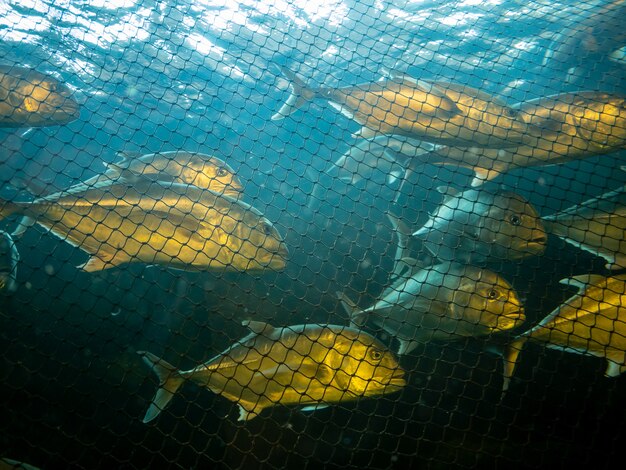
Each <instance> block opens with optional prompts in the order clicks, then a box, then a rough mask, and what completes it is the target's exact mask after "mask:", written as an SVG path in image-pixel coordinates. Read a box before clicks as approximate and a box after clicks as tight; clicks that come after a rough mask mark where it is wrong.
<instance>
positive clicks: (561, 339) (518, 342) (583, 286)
mask: <svg viewBox="0 0 626 470" xmlns="http://www.w3.org/2000/svg"><path fill="white" fill-rule="evenodd" d="M561 283H562V284H565V285H569V286H573V287H577V288H578V293H577V294H575V295H573V296H572V297H570V298H569V299H567V300H566V301H565V302H564V303H563V304H562V305H560V306H559V307H557V308H556V309H555V310H554V311H552V312H551V313H550V314H549V315H548V316H547V317H546V318H544V319H543V320H542V321H541V322H540V323H539V324H538V325H536V326H535V327H533V328H531V329H530V330H528V331H526V332H525V333H523V334H521V335H519V336H518V337H517V338H516V339H515V340H514V341H513V342H512V343H511V344H510V345H509V347H508V350H507V352H506V354H505V361H504V384H503V390H504V391H506V390H507V389H508V387H509V384H510V380H511V377H512V376H513V373H514V371H515V366H516V364H517V360H518V357H519V354H520V352H521V350H522V347H523V346H524V344H525V343H526V342H527V341H534V342H539V343H544V344H545V345H546V347H548V348H551V349H558V350H561V351H567V352H571V353H575V354H582V355H589V356H596V357H601V358H604V359H606V361H607V368H606V372H605V375H606V376H607V377H616V376H618V375H620V374H622V373H623V372H624V371H626V274H620V275H618V276H610V277H606V276H601V275H598V274H584V275H581V276H575V277H573V278H569V279H563V280H562V281H561Z"/></svg>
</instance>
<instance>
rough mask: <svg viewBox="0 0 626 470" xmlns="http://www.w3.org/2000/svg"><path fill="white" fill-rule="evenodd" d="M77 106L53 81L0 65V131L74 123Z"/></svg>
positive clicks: (67, 91)
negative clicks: (12, 128)
mask: <svg viewBox="0 0 626 470" xmlns="http://www.w3.org/2000/svg"><path fill="white" fill-rule="evenodd" d="M79 114H80V106H79V105H78V103H77V102H76V101H75V100H74V99H73V98H72V92H71V91H70V89H69V88H67V87H66V86H65V85H63V84H61V83H60V82H59V81H58V80H57V79H55V78H53V77H51V76H49V75H45V74H43V73H40V72H37V71H35V70H32V69H28V68H25V67H18V66H10V65H0V127H41V126H57V125H61V124H67V123H68V122H71V121H74V120H75V119H78V116H79Z"/></svg>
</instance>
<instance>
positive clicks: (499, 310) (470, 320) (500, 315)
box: [450, 266, 526, 336]
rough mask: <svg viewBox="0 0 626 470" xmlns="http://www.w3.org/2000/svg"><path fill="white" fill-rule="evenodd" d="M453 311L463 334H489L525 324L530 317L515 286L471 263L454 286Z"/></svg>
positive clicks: (451, 306)
mask: <svg viewBox="0 0 626 470" xmlns="http://www.w3.org/2000/svg"><path fill="white" fill-rule="evenodd" d="M452 299H453V300H452V302H451V304H450V315H451V316H452V317H453V318H455V319H456V320H457V321H458V328H457V330H456V331H455V333H456V334H457V335H460V336H485V335H489V334H492V333H498V332H503V331H508V330H511V329H513V328H516V327H517V326H519V325H521V324H522V323H523V322H524V321H525V319H526V317H525V315H524V308H523V306H522V304H521V301H520V299H519V297H518V295H517V293H516V291H515V289H514V288H513V287H512V286H511V285H510V284H509V283H508V282H507V281H506V280H505V279H504V278H502V277H501V276H499V275H498V274H496V273H494V272H492V271H489V270H487V269H479V268H474V267H472V266H467V267H466V269H465V270H464V272H463V274H462V276H460V277H459V278H458V285H457V286H456V289H454V293H453V295H452Z"/></svg>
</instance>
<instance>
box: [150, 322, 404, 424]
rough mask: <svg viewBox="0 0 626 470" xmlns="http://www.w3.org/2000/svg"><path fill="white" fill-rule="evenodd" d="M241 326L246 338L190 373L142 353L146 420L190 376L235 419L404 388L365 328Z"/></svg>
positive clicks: (388, 356)
mask: <svg viewBox="0 0 626 470" xmlns="http://www.w3.org/2000/svg"><path fill="white" fill-rule="evenodd" d="M243 325H244V326H247V327H248V328H249V329H250V330H251V331H252V332H251V333H250V334H249V335H248V336H246V337H245V338H243V339H241V340H239V341H238V342H237V343H235V344H234V345H233V346H231V347H230V348H228V349H226V350H225V351H224V352H222V353H221V354H218V355H217V356H215V357H214V358H213V359H210V360H209V361H207V362H205V363H204V364H202V365H200V366H198V367H196V368H194V369H191V370H188V371H179V370H177V369H176V368H175V367H174V366H172V365H170V364H168V363H167V362H165V361H164V360H162V359H160V358H158V357H156V356H155V355H153V354H150V353H148V352H144V351H139V354H140V355H142V356H143V358H144V361H145V362H146V363H147V364H148V365H149V366H150V367H152V369H153V370H154V372H155V373H156V375H157V376H158V378H159V381H160V388H159V389H158V391H157V393H156V395H155V397H154V400H153V402H152V404H151V405H150V407H149V409H148V411H147V413H146V416H145V418H144V420H143V421H144V423H148V422H150V421H152V420H153V419H154V418H156V417H157V416H158V415H159V413H160V412H161V411H162V410H163V409H164V408H165V407H166V406H167V404H168V403H169V401H170V400H171V399H172V397H173V396H174V394H175V393H176V392H177V391H178V389H179V388H180V386H181V385H182V384H183V383H184V382H185V381H187V380H189V381H192V382H195V383H197V384H198V385H200V386H202V387H206V388H207V389H209V390H211V391H212V392H213V393H217V394H219V395H222V396H224V397H225V398H227V399H229V400H230V401H232V402H235V403H236V404H237V405H238V406H239V411H240V412H239V421H248V420H250V419H253V418H255V417H256V416H258V415H259V413H261V412H262V411H263V410H264V409H266V408H271V407H274V406H277V405H297V406H303V407H305V408H304V410H313V409H318V408H324V407H326V406H328V405H330V404H333V403H343V402H348V401H354V400H357V399H359V398H361V397H373V396H381V395H385V394H389V393H393V392H396V391H399V390H400V389H402V387H404V386H405V385H406V382H405V380H404V371H403V370H402V369H401V368H400V366H399V365H398V362H397V360H396V358H395V357H394V356H393V354H392V353H391V352H390V351H389V350H387V348H385V346H384V345H383V344H382V343H380V342H379V341H378V340H377V339H375V338H374V337H373V336H371V335H369V334H367V333H365V332H362V331H359V330H355V329H353V328H349V327H345V326H337V325H313V324H311V325H295V326H287V327H284V328H274V327H273V326H271V325H268V324H267V323H262V322H257V321H245V322H243Z"/></svg>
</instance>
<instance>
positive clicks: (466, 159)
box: [387, 91, 626, 187]
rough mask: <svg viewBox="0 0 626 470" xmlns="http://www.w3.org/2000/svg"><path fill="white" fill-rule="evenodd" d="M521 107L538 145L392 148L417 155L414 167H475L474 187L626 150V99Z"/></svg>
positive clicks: (579, 95)
mask: <svg viewBox="0 0 626 470" xmlns="http://www.w3.org/2000/svg"><path fill="white" fill-rule="evenodd" d="M515 107H516V109H518V111H519V113H520V116H521V118H523V119H524V121H525V122H527V123H529V124H530V125H532V126H533V129H534V130H533V135H534V136H535V140H534V142H531V143H528V144H526V145H522V146H519V147H515V148H480V146H478V145H474V146H470V147H450V146H446V147H440V148H438V149H436V150H434V151H433V152H430V153H428V154H424V153H423V151H421V149H420V148H419V146H416V145H412V144H411V142H406V141H401V140H397V139H396V140H391V141H390V142H388V143H387V145H388V146H389V147H390V148H391V149H392V150H396V151H399V152H402V153H404V154H408V156H413V155H414V154H415V156H416V158H415V159H414V160H415V163H414V165H416V164H422V163H430V164H444V165H455V166H460V167H466V168H470V169H471V170H472V171H473V172H474V173H475V178H474V180H473V181H472V186H474V187H475V186H479V185H481V184H483V183H484V182H486V181H489V180H492V179H494V178H496V177H497V176H499V175H500V174H502V173H505V172H507V171H509V170H512V169H516V168H527V167H534V166H546V165H556V164H560V163H565V162H568V161H572V160H579V159H583V158H588V157H593V156H596V155H603V154H607V153H612V152H616V151H618V150H620V149H623V148H626V96H622V95H615V94H608V93H600V92H593V91H588V92H575V93H561V94H557V95H552V96H548V97H546V98H539V99H535V100H531V101H528V102H525V103H520V104H518V105H516V106H515ZM537 130H539V132H537ZM414 148H415V149H416V151H413V149H414Z"/></svg>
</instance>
